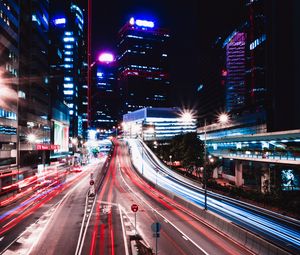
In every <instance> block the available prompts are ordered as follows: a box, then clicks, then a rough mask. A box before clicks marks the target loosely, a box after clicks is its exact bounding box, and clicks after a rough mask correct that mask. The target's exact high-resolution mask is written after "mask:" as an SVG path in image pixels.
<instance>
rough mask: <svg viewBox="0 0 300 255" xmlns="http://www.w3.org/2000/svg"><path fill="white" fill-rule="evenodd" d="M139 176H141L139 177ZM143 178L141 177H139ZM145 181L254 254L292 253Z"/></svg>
mask: <svg viewBox="0 0 300 255" xmlns="http://www.w3.org/2000/svg"><path fill="white" fill-rule="evenodd" d="M140 176H141V175H140ZM141 177H142V178H143V176H141ZM144 180H145V181H147V182H148V183H149V184H150V185H152V186H153V187H155V188H156V189H157V190H159V191H160V192H161V193H163V194H164V195H166V196H168V197H170V198H172V199H173V200H174V201H175V202H177V203H178V204H180V205H182V206H184V207H185V208H187V209H189V210H190V211H192V212H193V213H194V214H196V215H197V216H198V217H200V218H202V219H203V220H204V221H205V222H206V223H207V224H208V225H210V226H211V227H212V228H215V229H217V230H218V231H221V232H222V233H223V234H225V235H226V236H227V237H228V238H229V239H232V240H234V241H235V242H238V243H239V244H241V245H243V246H245V247H246V248H247V249H249V250H251V251H252V252H254V253H256V254H264V255H265V254H266V255H291V254H293V253H290V252H288V251H285V250H283V249H281V248H280V247H278V246H276V245H274V244H272V243H270V242H268V241H267V240H265V239H263V238H261V237H259V236H257V235H255V234H253V233H251V232H249V231H247V230H245V229H243V228H241V227H239V226H237V225H235V224H234V223H232V222H231V221H229V220H227V219H225V218H223V217H221V216H219V215H217V214H215V213H213V212H210V211H209V210H208V211H205V210H204V209H203V208H202V207H200V206H198V205H196V204H194V203H192V202H190V201H188V200H186V199H184V198H182V197H180V196H177V195H175V194H173V193H172V192H170V191H168V190H166V189H164V188H162V187H160V186H156V185H155V183H152V182H151V181H148V180H146V179H144Z"/></svg>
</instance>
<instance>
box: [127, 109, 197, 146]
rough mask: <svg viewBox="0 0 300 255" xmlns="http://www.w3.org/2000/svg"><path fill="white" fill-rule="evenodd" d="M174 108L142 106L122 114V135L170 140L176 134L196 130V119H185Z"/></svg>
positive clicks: (180, 111)
mask: <svg viewBox="0 0 300 255" xmlns="http://www.w3.org/2000/svg"><path fill="white" fill-rule="evenodd" d="M182 114H183V111H182V110H181V109H179V108H177V107H174V108H148V107H147V108H143V109H139V110H136V111H134V112H130V113H127V114H125V115H123V130H124V136H125V137H128V138H137V137H140V138H142V139H143V140H144V141H164V140H170V139H172V138H173V137H174V136H176V135H180V134H185V133H191V132H196V119H195V118H191V119H188V120H185V119H183V118H182Z"/></svg>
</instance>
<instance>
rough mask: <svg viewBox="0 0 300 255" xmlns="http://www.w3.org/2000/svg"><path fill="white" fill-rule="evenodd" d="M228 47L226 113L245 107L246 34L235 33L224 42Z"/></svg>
mask: <svg viewBox="0 0 300 255" xmlns="http://www.w3.org/2000/svg"><path fill="white" fill-rule="evenodd" d="M224 47H226V72H227V75H226V95H225V98H226V111H227V112H235V111H237V110H240V109H242V108H244V107H245V93H246V88H245V62H246V49H245V48H246V34H245V33H243V32H237V31H234V32H233V33H232V34H231V35H230V36H229V37H228V38H227V39H226V40H225V42H224Z"/></svg>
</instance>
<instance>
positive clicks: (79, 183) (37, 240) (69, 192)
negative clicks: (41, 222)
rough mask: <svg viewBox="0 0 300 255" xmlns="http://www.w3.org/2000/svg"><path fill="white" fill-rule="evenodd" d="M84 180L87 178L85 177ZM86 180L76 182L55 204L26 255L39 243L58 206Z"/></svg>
mask: <svg viewBox="0 0 300 255" xmlns="http://www.w3.org/2000/svg"><path fill="white" fill-rule="evenodd" d="M86 178H87V177H86ZM86 178H83V179H82V180H81V181H80V182H78V183H77V184H76V185H75V186H74V187H73V188H72V189H70V190H69V191H68V193H67V194H65V195H64V197H63V198H62V199H61V200H60V201H59V202H58V203H57V204H56V205H57V207H56V208H55V210H54V211H53V213H52V214H51V216H50V218H49V219H48V221H47V223H46V225H45V227H44V229H43V230H42V231H41V232H40V234H39V236H38V238H37V239H36V241H35V242H34V243H33V244H32V246H31V247H30V249H29V251H28V252H27V253H26V254H27V255H29V254H30V253H31V251H32V249H33V248H34V246H35V245H36V244H37V243H38V242H39V240H40V238H41V236H42V234H44V232H45V231H46V229H47V227H48V225H49V223H50V221H51V220H52V218H53V217H54V215H55V213H56V211H57V210H58V208H59V207H60V205H61V204H62V203H63V202H64V200H65V199H66V198H67V197H68V196H70V195H71V193H72V192H73V191H74V190H75V189H76V188H77V187H78V186H80V185H81V183H82V182H84V181H86V180H85V179H86Z"/></svg>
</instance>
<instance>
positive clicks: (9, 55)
mask: <svg viewBox="0 0 300 255" xmlns="http://www.w3.org/2000/svg"><path fill="white" fill-rule="evenodd" d="M19 19H20V6H19V5H18V4H17V3H16V2H15V1H13V0H6V1H1V2H0V88H1V93H2V95H1V97H0V122H1V125H0V170H1V168H7V167H8V166H13V165H15V164H16V163H17V153H16V149H17V126H18V125H17V101H16V98H17V92H16V91H17V86H18V76H19V48H18V42H19ZM3 94H4V97H3ZM0 187H1V181H0Z"/></svg>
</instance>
